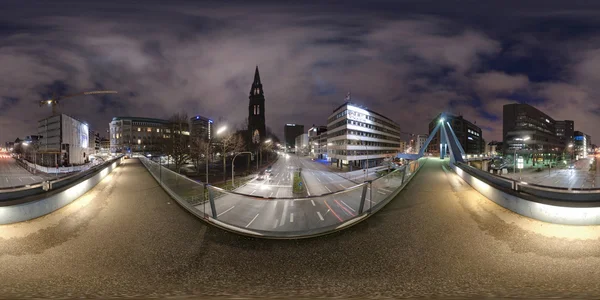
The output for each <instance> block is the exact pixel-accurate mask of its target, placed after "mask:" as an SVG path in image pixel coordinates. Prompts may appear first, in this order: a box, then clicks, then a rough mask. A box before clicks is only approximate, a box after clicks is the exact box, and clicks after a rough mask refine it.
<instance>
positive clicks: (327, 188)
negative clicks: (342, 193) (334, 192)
mask: <svg viewBox="0 0 600 300" xmlns="http://www.w3.org/2000/svg"><path fill="white" fill-rule="evenodd" d="M324 187H325V188H326V189H327V190H328V191H329V192H330V193H331V190H330V189H329V188H328V187H327V186H326V185H324Z"/></svg>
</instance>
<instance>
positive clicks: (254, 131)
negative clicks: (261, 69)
mask: <svg viewBox="0 0 600 300" xmlns="http://www.w3.org/2000/svg"><path fill="white" fill-rule="evenodd" d="M248 98H249V99H250V101H249V104H248V134H249V135H250V136H248V137H247V141H246V142H247V145H253V147H258V145H260V143H262V142H263V141H265V139H266V136H267V127H266V125H265V124H266V123H265V94H264V91H263V86H262V83H261V82H260V74H259V73H258V66H256V71H255V72H254V81H253V82H252V86H251V87H250V96H249V97H248ZM294 138H295V136H294Z"/></svg>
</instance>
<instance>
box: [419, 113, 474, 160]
mask: <svg viewBox="0 0 600 300" xmlns="http://www.w3.org/2000/svg"><path fill="white" fill-rule="evenodd" d="M442 116H443V118H444V122H448V124H450V127H451V128H452V131H454V134H455V135H456V138H457V139H458V141H459V143H460V145H461V146H462V148H463V150H465V154H482V153H483V152H484V151H485V144H484V141H483V135H482V132H481V128H479V127H478V126H477V125H475V124H474V123H471V122H470V121H468V120H465V119H464V118H463V117H462V116H455V115H451V114H439V115H437V116H436V117H435V118H434V119H433V120H432V121H431V122H430V123H429V134H431V132H432V131H433V129H434V128H435V127H436V126H437V125H438V123H439V122H440V118H441V117H442ZM428 150H429V152H431V153H435V154H439V153H440V132H439V131H438V132H437V133H436V134H435V136H434V137H433V138H432V139H431V142H430V143H429V147H428Z"/></svg>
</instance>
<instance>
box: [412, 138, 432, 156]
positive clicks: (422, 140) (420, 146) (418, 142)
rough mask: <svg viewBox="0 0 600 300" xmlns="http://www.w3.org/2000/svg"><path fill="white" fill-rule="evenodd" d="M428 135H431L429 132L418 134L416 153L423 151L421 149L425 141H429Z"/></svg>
mask: <svg viewBox="0 0 600 300" xmlns="http://www.w3.org/2000/svg"><path fill="white" fill-rule="evenodd" d="M428 137H429V135H428V134H419V135H417V141H416V143H415V152H416V153H419V151H421V149H422V148H423V146H424V145H425V142H426V141H427V138H428Z"/></svg>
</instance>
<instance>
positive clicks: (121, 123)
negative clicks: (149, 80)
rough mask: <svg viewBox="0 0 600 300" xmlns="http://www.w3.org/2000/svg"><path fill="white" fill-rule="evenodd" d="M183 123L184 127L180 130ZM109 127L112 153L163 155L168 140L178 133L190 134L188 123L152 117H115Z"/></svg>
mask: <svg viewBox="0 0 600 300" xmlns="http://www.w3.org/2000/svg"><path fill="white" fill-rule="evenodd" d="M181 125H182V127H184V128H182V129H181V130H180V129H179V127H180V126H181ZM109 128H110V137H109V139H110V152H111V153H140V154H145V155H146V154H150V155H162V154H164V153H165V152H166V148H165V147H166V145H167V144H168V142H169V141H170V140H171V139H173V138H175V136H176V135H178V134H182V135H184V136H189V135H190V133H189V125H187V123H185V124H174V123H172V122H171V121H168V120H161V119H152V118H138V117H115V118H113V119H112V122H110V125H109Z"/></svg>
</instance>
